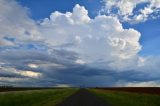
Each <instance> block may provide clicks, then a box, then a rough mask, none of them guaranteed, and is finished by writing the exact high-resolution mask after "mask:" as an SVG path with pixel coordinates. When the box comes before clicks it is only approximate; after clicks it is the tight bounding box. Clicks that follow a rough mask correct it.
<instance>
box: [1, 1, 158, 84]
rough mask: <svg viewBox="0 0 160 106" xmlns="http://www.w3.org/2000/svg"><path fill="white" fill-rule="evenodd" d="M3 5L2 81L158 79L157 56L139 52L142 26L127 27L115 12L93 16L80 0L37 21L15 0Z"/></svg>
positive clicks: (57, 82)
mask: <svg viewBox="0 0 160 106" xmlns="http://www.w3.org/2000/svg"><path fill="white" fill-rule="evenodd" d="M137 2H138V1H137ZM0 9H1V11H0V23H1V26H0V84H9V85H14V86H80V85H85V86H115V85H116V84H117V82H119V81H123V82H127V83H128V82H132V81H137V82H138V81H139V82H146V81H156V80H158V79H159V76H157V75H158V74H157V73H159V72H158V66H159V64H158V63H159V59H158V58H157V59H153V57H141V56H139V55H138V53H139V51H140V50H141V47H142V46H141V45H140V43H139V39H140V36H141V34H140V32H138V31H137V30H135V29H132V28H130V29H124V28H123V26H122V24H121V22H120V21H119V19H118V18H116V17H113V16H106V15H98V16H96V17H95V18H90V17H89V16H88V11H87V10H86V9H85V7H83V6H80V5H78V4H77V5H76V6H75V7H74V8H73V11H72V12H66V13H61V12H58V11H55V12H53V13H52V14H51V15H50V17H49V18H45V19H43V20H41V21H38V22H36V21H34V20H33V19H31V18H30V17H29V10H28V9H26V8H24V7H22V6H21V5H20V4H18V3H17V2H16V1H14V0H1V1H0ZM130 11H131V10H129V11H127V13H124V12H123V14H130ZM148 11H150V10H147V9H146V10H144V11H142V12H143V13H144V14H146V13H148ZM150 70H154V72H155V73H152V72H151V71H150ZM146 75H148V76H149V77H147V78H146V77H145V76H146Z"/></svg>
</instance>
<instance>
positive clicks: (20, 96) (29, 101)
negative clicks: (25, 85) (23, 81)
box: [0, 89, 77, 106]
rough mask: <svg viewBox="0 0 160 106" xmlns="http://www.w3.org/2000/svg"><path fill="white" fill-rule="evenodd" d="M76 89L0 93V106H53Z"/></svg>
mask: <svg viewBox="0 0 160 106" xmlns="http://www.w3.org/2000/svg"><path fill="white" fill-rule="evenodd" d="M76 91H77V89H50V90H30V91H15V92H5V93H4V92H3V93H0V106H55V105H56V104H57V103H59V102H61V101H62V100H63V99H65V98H67V97H68V96H70V95H71V94H73V93H75V92H76Z"/></svg>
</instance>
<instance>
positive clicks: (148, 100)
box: [91, 89, 160, 106]
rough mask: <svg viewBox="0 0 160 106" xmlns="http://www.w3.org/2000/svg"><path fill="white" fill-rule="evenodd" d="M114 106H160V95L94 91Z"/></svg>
mask: <svg viewBox="0 0 160 106" xmlns="http://www.w3.org/2000/svg"><path fill="white" fill-rule="evenodd" d="M91 91H92V92H94V93H95V94H96V95H97V96H99V97H100V98H102V99H104V100H105V101H106V102H108V103H110V104H111V105H112V106H160V95H151V94H141V93H129V92H122V91H109V90H97V89H92V90H91Z"/></svg>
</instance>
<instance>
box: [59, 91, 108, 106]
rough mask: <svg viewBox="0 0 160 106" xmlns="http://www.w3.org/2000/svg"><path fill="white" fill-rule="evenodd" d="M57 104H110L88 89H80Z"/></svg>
mask: <svg viewBox="0 0 160 106" xmlns="http://www.w3.org/2000/svg"><path fill="white" fill-rule="evenodd" d="M57 106H110V105H109V104H107V103H106V102H104V101H103V100H102V99H100V98H98V97H97V96H96V95H95V94H93V93H91V92H90V91H88V90H86V89H80V90H79V91H78V92H76V93H75V94H73V95H71V96H70V97H68V98H67V99H65V100H64V101H63V102H61V103H60V104H58V105H57Z"/></svg>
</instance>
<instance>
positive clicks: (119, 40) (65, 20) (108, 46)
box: [40, 5, 141, 69]
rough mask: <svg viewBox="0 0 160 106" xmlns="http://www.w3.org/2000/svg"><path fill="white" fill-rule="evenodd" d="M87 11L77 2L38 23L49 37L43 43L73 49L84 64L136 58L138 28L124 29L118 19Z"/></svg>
mask: <svg viewBox="0 0 160 106" xmlns="http://www.w3.org/2000/svg"><path fill="white" fill-rule="evenodd" d="M77 11H79V12H78V14H77ZM87 13H88V12H87V10H85V8H84V7H83V6H79V5H76V6H75V7H74V8H73V12H72V13H71V12H66V13H60V12H54V13H52V14H51V16H50V18H46V19H44V20H43V21H42V23H41V24H40V25H41V28H42V33H43V35H46V36H47V38H49V39H47V38H46V43H48V44H50V45H52V46H55V47H56V48H57V49H64V50H69V51H73V52H75V53H76V54H78V58H79V59H81V60H83V61H85V63H87V64H90V63H94V62H97V61H105V62H106V63H107V62H110V64H115V62H116V64H117V61H118V60H126V61H128V59H129V61H130V59H131V58H137V57H136V55H137V53H138V52H139V51H140V50H141V45H140V44H139V38H140V33H139V32H138V31H136V30H134V29H124V28H123V27H122V24H121V23H120V22H119V20H118V19H117V18H114V17H111V16H105V15H102V16H97V17H95V18H94V19H91V18H89V16H88V14H87ZM75 17H78V18H75ZM57 35H58V36H57ZM95 49H96V50H95ZM131 60H132V59H131ZM121 62H123V61H121ZM104 66H107V64H105V65H104ZM110 66H111V65H109V66H108V68H109V67H110ZM97 67H99V66H97ZM122 67H123V66H122ZM117 69H118V68H117Z"/></svg>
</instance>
